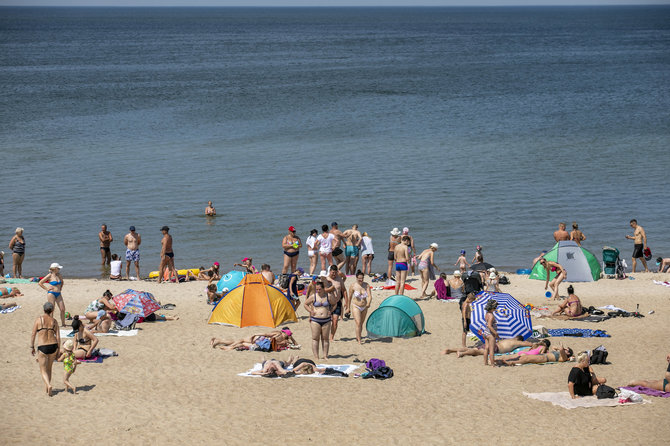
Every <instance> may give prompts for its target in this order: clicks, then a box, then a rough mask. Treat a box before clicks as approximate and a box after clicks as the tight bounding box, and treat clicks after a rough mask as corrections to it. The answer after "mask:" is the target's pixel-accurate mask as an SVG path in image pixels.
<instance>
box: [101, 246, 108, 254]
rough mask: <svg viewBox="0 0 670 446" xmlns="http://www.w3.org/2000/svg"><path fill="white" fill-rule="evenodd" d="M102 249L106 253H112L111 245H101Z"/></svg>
mask: <svg viewBox="0 0 670 446" xmlns="http://www.w3.org/2000/svg"><path fill="white" fill-rule="evenodd" d="M100 251H104V252H105V254H109V253H110V251H109V246H101V247H100Z"/></svg>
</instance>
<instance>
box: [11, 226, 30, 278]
mask: <svg viewBox="0 0 670 446" xmlns="http://www.w3.org/2000/svg"><path fill="white" fill-rule="evenodd" d="M9 249H11V250H12V270H13V273H14V278H23V268H22V266H21V265H23V260H24V259H25V257H26V239H25V238H24V237H23V228H16V231H14V237H12V239H11V240H10V241H9Z"/></svg>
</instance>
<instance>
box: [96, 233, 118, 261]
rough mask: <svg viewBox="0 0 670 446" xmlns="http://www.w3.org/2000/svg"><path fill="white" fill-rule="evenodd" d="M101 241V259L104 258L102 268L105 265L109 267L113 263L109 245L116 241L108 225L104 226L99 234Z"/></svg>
mask: <svg viewBox="0 0 670 446" xmlns="http://www.w3.org/2000/svg"><path fill="white" fill-rule="evenodd" d="M98 238H99V239H100V257H102V266H105V263H106V264H107V265H109V264H110V263H111V262H112V252H111V251H110V250H109V245H111V243H112V241H114V237H112V233H111V232H109V231H108V230H107V225H102V227H101V228H100V232H99V233H98Z"/></svg>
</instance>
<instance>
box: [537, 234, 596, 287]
mask: <svg viewBox="0 0 670 446" xmlns="http://www.w3.org/2000/svg"><path fill="white" fill-rule="evenodd" d="M544 258H545V259H547V260H549V261H552V262H556V263H558V264H560V265H561V266H562V267H563V268H565V272H566V273H567V277H566V278H565V280H566V282H595V281H596V280H598V279H600V272H601V269H600V262H598V259H597V258H596V256H594V255H593V254H592V253H591V252H590V251H589V250H588V249H586V248H582V247H581V246H579V245H578V244H577V243H576V242H573V241H563V242H558V243H556V244H555V245H554V247H553V248H551V251H549V252H548V253H546V254H545V255H544ZM549 274H550V275H549V280H552V279H553V278H554V277H555V276H556V273H554V272H553V271H551V272H550V273H549ZM530 278H531V279H536V280H546V279H547V270H546V269H545V268H544V267H543V266H542V265H540V262H537V263H536V264H535V265H533V270H532V271H531V273H530Z"/></svg>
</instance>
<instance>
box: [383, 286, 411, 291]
mask: <svg viewBox="0 0 670 446" xmlns="http://www.w3.org/2000/svg"><path fill="white" fill-rule="evenodd" d="M381 288H382V289H383V290H395V285H384V286H383V287H381ZM405 289H406V290H410V291H414V290H416V288H414V287H413V286H412V285H407V284H405Z"/></svg>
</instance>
